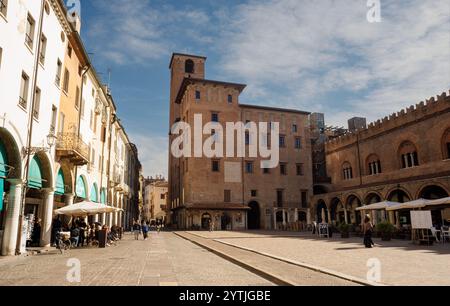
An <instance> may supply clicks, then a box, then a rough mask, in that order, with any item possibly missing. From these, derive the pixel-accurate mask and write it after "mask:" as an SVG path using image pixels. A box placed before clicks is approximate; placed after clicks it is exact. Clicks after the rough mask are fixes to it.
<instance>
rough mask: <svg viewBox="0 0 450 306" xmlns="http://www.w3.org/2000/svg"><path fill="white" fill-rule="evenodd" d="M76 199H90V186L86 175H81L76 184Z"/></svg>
mask: <svg viewBox="0 0 450 306" xmlns="http://www.w3.org/2000/svg"><path fill="white" fill-rule="evenodd" d="M75 186H76V187H75V197H76V198H77V199H83V200H88V199H89V187H88V186H89V185H88V181H87V179H86V176H85V175H84V174H80V175H79V176H78V178H77V181H76V182H75Z"/></svg>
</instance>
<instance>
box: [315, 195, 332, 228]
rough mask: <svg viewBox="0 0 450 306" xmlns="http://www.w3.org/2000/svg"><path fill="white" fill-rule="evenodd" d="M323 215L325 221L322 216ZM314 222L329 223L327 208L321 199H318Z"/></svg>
mask: <svg viewBox="0 0 450 306" xmlns="http://www.w3.org/2000/svg"><path fill="white" fill-rule="evenodd" d="M324 213H325V220H324V218H323V214H324ZM316 221H317V222H318V223H322V222H329V220H328V206H327V204H326V203H325V201H324V200H323V199H319V200H318V201H317V204H316Z"/></svg>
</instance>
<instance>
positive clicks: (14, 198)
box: [2, 180, 23, 256]
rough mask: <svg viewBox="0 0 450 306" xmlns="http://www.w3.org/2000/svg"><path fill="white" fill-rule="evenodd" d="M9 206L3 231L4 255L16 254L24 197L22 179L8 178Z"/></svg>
mask: <svg viewBox="0 0 450 306" xmlns="http://www.w3.org/2000/svg"><path fill="white" fill-rule="evenodd" d="M8 182H9V183H10V187H9V193H8V207H7V211H6V216H5V231H4V233H3V243H2V255H3V256H14V255H15V254H16V244H17V233H18V230H19V217H20V206H21V202H20V200H21V198H22V187H23V182H22V180H8Z"/></svg>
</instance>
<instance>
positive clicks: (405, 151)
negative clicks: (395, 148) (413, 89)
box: [399, 141, 419, 169]
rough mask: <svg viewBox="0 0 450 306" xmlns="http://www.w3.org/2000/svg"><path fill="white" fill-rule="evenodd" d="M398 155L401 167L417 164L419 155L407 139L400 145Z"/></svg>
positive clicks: (410, 166)
mask: <svg viewBox="0 0 450 306" xmlns="http://www.w3.org/2000/svg"><path fill="white" fill-rule="evenodd" d="M399 155H400V159H401V161H400V162H401V167H402V168H403V169H405V168H412V167H416V166H419V156H418V154H417V149H416V147H415V146H414V144H413V143H411V142H409V141H405V142H403V143H402V144H401V146H400V154H399Z"/></svg>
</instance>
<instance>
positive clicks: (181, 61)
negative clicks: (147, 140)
mask: <svg viewBox="0 0 450 306" xmlns="http://www.w3.org/2000/svg"><path fill="white" fill-rule="evenodd" d="M205 62H206V57H204V56H197V55H189V54H181V53H174V54H172V59H171V60H170V65H169V69H170V72H171V78H170V122H169V130H170V128H171V127H172V125H173V124H174V123H175V122H176V121H179V120H180V119H181V115H180V105H179V104H177V103H176V102H175V100H176V98H177V95H178V92H179V90H180V86H181V84H182V83H183V80H184V79H185V78H192V79H204V78H205ZM173 139H174V136H172V135H170V136H169V199H168V201H169V202H168V205H169V207H173V205H174V204H175V202H177V201H180V199H181V189H180V161H179V160H178V159H176V158H173V156H172V154H170V145H171V143H172V140H173Z"/></svg>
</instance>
